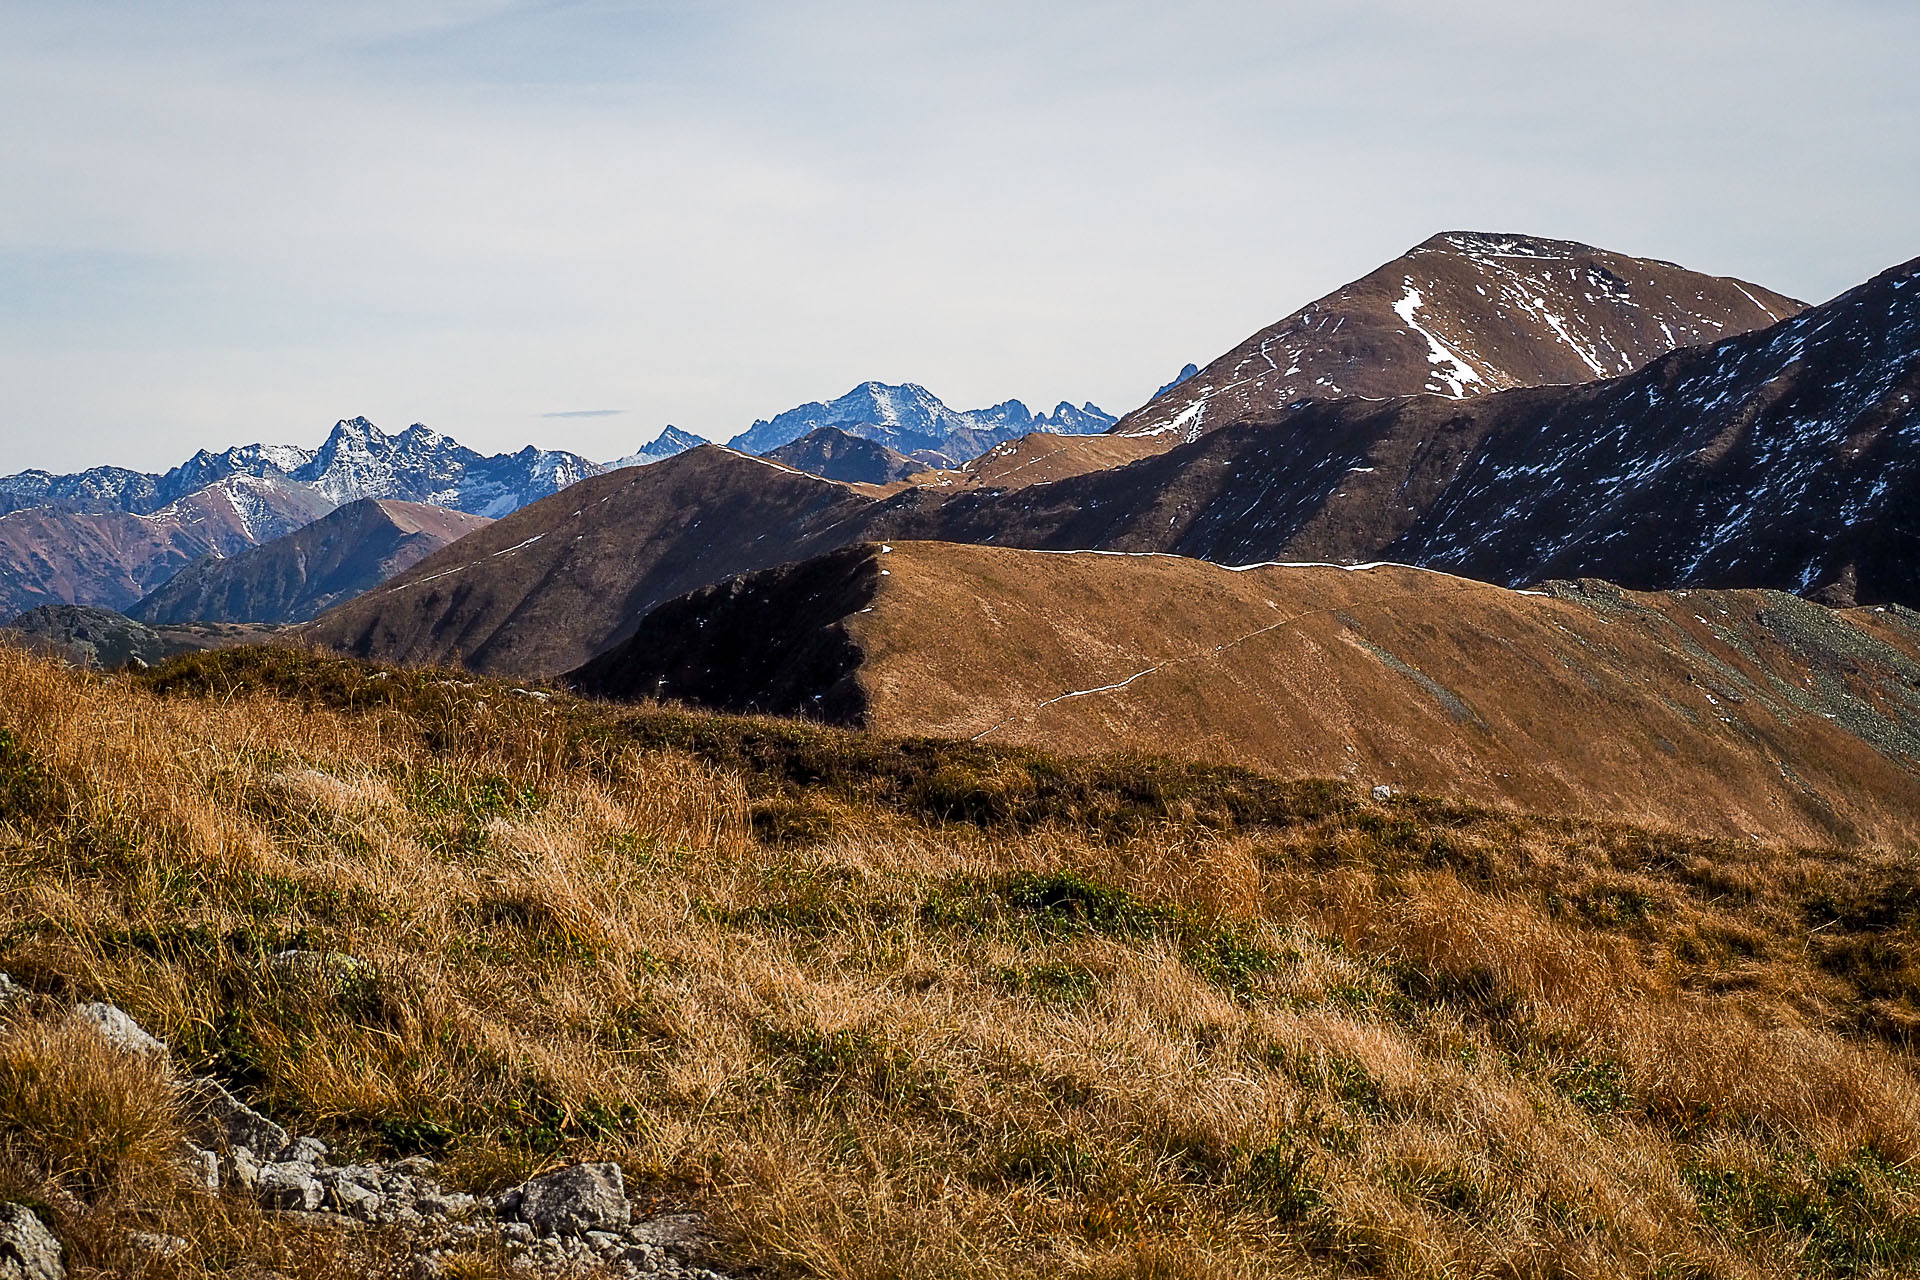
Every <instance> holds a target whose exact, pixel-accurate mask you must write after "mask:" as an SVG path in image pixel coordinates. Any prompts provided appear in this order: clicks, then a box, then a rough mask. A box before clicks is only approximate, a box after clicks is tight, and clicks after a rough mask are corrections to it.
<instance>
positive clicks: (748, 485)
mask: <svg viewBox="0 0 1920 1280" xmlns="http://www.w3.org/2000/svg"><path fill="white" fill-rule="evenodd" d="M870 505H871V500H869V499H867V498H863V497H861V496H859V495H858V494H856V493H854V492H853V491H852V490H850V489H848V488H847V487H846V486H845V485H842V484H837V483H834V482H833V481H829V480H822V479H820V478H819V477H817V476H810V475H806V474H804V473H802V472H799V471H795V470H793V469H791V468H789V467H784V466H781V465H780V464H778V463H774V462H769V461H767V460H765V459H762V458H753V457H748V456H746V455H744V454H740V453H736V452H734V451H733V450H730V449H723V448H720V447H718V446H715V445H706V446H703V447H701V448H698V449H691V450H688V451H687V452H686V453H682V454H680V455H678V456H677V457H673V458H668V459H667V460H665V461H664V462H657V463H654V464H653V465H651V466H647V467H629V468H626V469H624V470H620V471H615V472H612V473H609V474H607V475H602V476H596V477H594V478H593V479H591V480H586V481H583V482H582V483H580V484H578V485H575V486H574V487H573V488H572V489H569V490H568V491H567V492H565V493H563V494H555V495H554V496H553V497H551V498H547V499H543V500H542V501H540V502H536V503H534V504H532V505H531V506H528V507H525V508H523V509H521V510H519V511H516V512H514V513H513V514H512V515H511V516H507V517H505V518H503V519H501V520H500V521H498V522H497V523H495V524H493V525H490V526H488V527H487V528H485V529H482V530H480V531H479V532H478V533H475V534H472V535H469V536H468V537H466V538H463V539H461V540H460V541H459V542H457V543H455V544H454V545H452V546H450V547H447V548H445V549H443V550H441V551H440V552H438V553H437V554H435V555H433V556H429V557H428V558H427V559H425V560H423V561H421V562H420V563H419V564H416V565H415V566H414V567H413V568H412V569H409V570H408V571H407V572H405V573H403V574H401V575H399V576H398V577H397V578H395V579H394V580H392V581H391V582H388V583H386V584H385V585H383V586H381V587H380V588H378V589H377V590H374V591H370V592H368V593H367V594H365V595H363V596H360V597H359V598H358V599H355V600H352V601H349V602H348V603H346V604H344V605H341V606H340V607H339V608H336V609H334V610H332V611H330V612H328V613H325V614H323V615H321V616H320V617H319V618H318V619H316V620H315V621H313V622H311V623H309V624H307V625H306V626H305V627H303V628H302V629H301V631H300V633H299V634H300V635H301V636H302V637H304V638H306V639H309V640H311V641H313V642H315V643H318V644H322V645H326V646H329V647H332V648H336V649H340V650H343V651H345V652H349V653H353V654H356V655H358V656H362V657H371V658H378V659H381V660H384V661H392V662H436V663H448V664H458V665H462V666H466V667H468V668H470V669H472V670H475V671H486V672H503V673H512V674H515V675H519V676H523V677H539V676H546V675H551V674H554V673H557V672H560V671H565V670H568V669H570V668H572V667H575V666H578V665H579V664H580V663H582V662H584V661H586V660H587V659H588V658H590V657H592V656H593V655H594V654H596V653H598V652H600V651H601V650H602V649H604V648H605V647H607V646H608V645H609V644H611V643H613V642H614V641H616V640H618V639H620V638H622V637H624V636H625V635H626V634H627V632H628V631H630V630H631V629H632V627H633V625H634V624H635V623H637V622H638V621H639V619H640V618H641V616H642V615H644V614H645V613H646V612H647V610H649V609H651V608H652V607H653V606H655V605H657V604H659V603H661V602H662V601H664V600H669V599H672V598H673V597H674V596H677V595H682V594H684V593H686V592H688V591H691V590H693V589H695V588H696V587H701V586H705V585H706V584H708V583H711V582H717V581H719V580H720V579H722V578H725V577H728V576H730V575H732V574H736V573H743V572H747V571H749V570H752V569H759V568H764V567H766V566H769V565H774V564H779V563H781V562H782V561H785V560H789V559H795V558H799V557H804V556H807V555H810V554H814V553H815V552H817V551H820V550H825V549H828V548H830V547H833V546H838V545H840V544H841V543H843V542H844V541H845V540H846V534H845V530H846V529H847V528H848V527H849V526H850V521H851V518H852V517H853V516H855V515H857V514H858V513H859V512H861V511H863V510H865V509H866V508H867V507H868V506H870Z"/></svg>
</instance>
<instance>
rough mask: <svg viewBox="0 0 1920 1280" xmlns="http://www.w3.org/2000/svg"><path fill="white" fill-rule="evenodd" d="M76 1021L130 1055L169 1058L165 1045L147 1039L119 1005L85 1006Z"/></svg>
mask: <svg viewBox="0 0 1920 1280" xmlns="http://www.w3.org/2000/svg"><path fill="white" fill-rule="evenodd" d="M73 1014H74V1017H76V1018H78V1019H80V1021H82V1022H84V1023H86V1024H87V1025H88V1026H90V1027H92V1028H93V1029H94V1030H95V1031H98V1032H99V1033H100V1038H101V1039H102V1040H105V1041H106V1042H107V1043H108V1044H110V1045H113V1046H114V1047H116V1048H120V1049H125V1050H127V1051H128V1052H129V1053H143V1054H151V1055H153V1056H154V1057H159V1058H164V1057H166V1056H167V1046H166V1042H165V1041H162V1040H158V1039H156V1038H154V1037H153V1036H151V1035H148V1034H147V1032H146V1029H145V1028H143V1027H142V1026H141V1025H140V1024H139V1023H137V1022H135V1021H134V1020H133V1017H132V1015H131V1014H129V1013H128V1012H127V1011H126V1010H125V1009H122V1008H121V1007H120V1006H118V1005H112V1004H106V1003H104V1002H101V1001H95V1002H94V1003H92V1004H83V1005H81V1006H80V1007H79V1008H77V1009H75V1010H74V1011H73Z"/></svg>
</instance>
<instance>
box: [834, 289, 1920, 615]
mask: <svg viewBox="0 0 1920 1280" xmlns="http://www.w3.org/2000/svg"><path fill="white" fill-rule="evenodd" d="M1917 273H1920V263H1910V264H1908V265H1906V266H1903V267H1899V268H1896V269H1895V270H1893V271H1891V272H1888V273H1887V274H1885V275H1883V276H1881V277H1879V278H1878V279H1876V280H1874V281H1872V282H1870V283H1868V284H1866V285H1863V286H1861V287H1860V288H1859V289H1856V290H1854V291H1852V292H1850V293H1848V294H1845V295H1843V296H1842V297H1840V298H1838V299H1836V300H1834V301H1833V302H1831V303H1828V304H1825V305H1823V306H1820V307H1816V308H1813V309H1812V310H1809V311H1806V312H1804V313H1803V314H1801V315H1799V316H1797V317H1795V318H1794V319H1792V320H1788V321H1785V322H1783V323H1781V324H1779V325H1776V326H1774V327H1772V328H1770V329H1766V330H1763V331H1760V332H1758V333H1750V334H1746V335H1743V336H1741V337H1737V338H1732V339H1729V340H1727V341H1725V342H1721V343H1718V344H1715V345H1713V346H1707V347H1697V348H1691V349H1687V350H1683V351H1678V352H1675V353H1673V354H1671V355H1668V356H1666V357H1664V358H1662V359H1661V360H1658V361H1656V362H1655V363H1653V364H1652V365H1649V366H1648V367H1646V368H1644V369H1642V370H1641V371H1640V372H1638V373H1635V374H1632V375H1630V376H1628V377H1624V378H1618V379H1613V380H1610V381H1606V382H1598V383H1588V384H1585V385H1581V386H1569V387H1538V388H1526V389H1521V390H1516V391H1509V392H1504V393H1502V394H1499V395H1494V396H1485V397H1477V398H1474V399H1471V400H1459V401H1455V400H1449V399H1443V398H1440V397H1436V396H1412V397H1403V398H1400V399H1397V400H1388V401H1380V402H1371V401H1363V400H1347V401H1338V402H1311V403H1308V404H1305V405H1303V406H1300V407H1298V408H1296V409H1294V410H1293V411H1292V412H1289V413H1285V414H1283V415H1281V416H1280V418H1279V419H1278V420H1277V421H1273V422H1267V423H1253V424H1244V425H1241V426H1236V427H1230V428H1226V429H1224V430H1221V431H1216V432H1212V433H1209V434H1207V435H1205V436H1203V437H1201V438H1200V439H1199V440H1197V441H1195V442H1193V443H1191V444H1187V445H1184V446H1181V447H1179V448H1176V449H1174V450H1171V451H1170V452H1168V453H1165V454H1161V455H1158V456H1155V457H1152V458H1149V459H1146V460H1144V461H1142V462H1137V463H1134V464H1133V465H1131V466H1126V467H1119V468H1115V469H1112V470H1109V471H1102V472H1095V473H1091V474H1087V475H1082V476H1076V477H1073V478H1070V479H1066V480H1061V481H1058V482H1056V483H1053V484H1046V485H1037V486H1033V487H1031V488H1027V489H1022V490H1018V491H1011V492H994V491H976V492H971V493H962V494H957V495H955V496H953V497H952V498H950V499H943V498H942V497H941V496H940V495H938V494H937V493H934V492H928V491H910V492H908V493H905V494H902V495H900V496H899V497H897V498H895V499H893V500H891V501H889V502H887V503H885V504H883V505H882V506H881V507H880V508H877V509H876V510H875V512H874V513H872V514H871V515H870V517H869V519H868V521H867V523H866V530H867V532H866V536H868V537H889V538H938V539H945V540H948V541H961V542H983V543H996V544H999V545H1006V546H1027V547H1046V548H1105V549H1113V550H1127V551H1171V552H1176V553H1179V554H1182V555H1189V556H1196V557H1199V558H1203V559H1208V560H1213V561H1216V562H1219V563H1225V564H1245V563H1251V562H1256V561H1265V560H1277V559H1284V560H1334V561H1364V560H1373V559H1392V560H1399V561H1403V562H1406V563H1411V564H1420V565H1426V566H1429V567H1434V568H1442V569H1447V570H1450V571H1453V572H1456V573H1460V574H1463V575H1465V576H1469V577H1475V578H1482V579H1485V580H1488V581H1493V582H1499V583H1504V584H1507V585H1520V584H1523V583H1527V582H1530V581H1536V580H1539V579H1542V578H1549V577H1572V576H1593V577H1602V578H1606V579H1609V580H1611V581H1615V582H1619V583H1622V584H1624V585H1628V586H1633V587H1645V588H1666V587H1679V586H1689V585H1699V586H1709V585H1711V586H1722V587H1748V586H1768V587H1778V588H1782V589H1786V590H1794V591H1801V592H1806V593H1809V594H1811V593H1815V592H1819V591H1826V592H1827V593H1828V595H1829V597H1830V598H1834V599H1839V600H1846V599H1850V598H1858V599H1859V600H1861V601H1863V602H1874V601H1881V600H1893V601H1899V602H1901V603H1904V604H1910V605H1920V438H1917V435H1916V433H1917V432H1920V427H1917V426H1916V423H1915V418H1914V414H1913V407H1912V401H1913V399H1914V398H1915V397H1916V396H1920V283H1916V274H1917Z"/></svg>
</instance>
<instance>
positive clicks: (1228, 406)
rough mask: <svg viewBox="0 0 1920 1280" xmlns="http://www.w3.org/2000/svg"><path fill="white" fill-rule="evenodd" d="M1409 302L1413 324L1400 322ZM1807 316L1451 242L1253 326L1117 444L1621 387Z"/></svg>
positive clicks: (1559, 255) (1620, 260)
mask: <svg viewBox="0 0 1920 1280" xmlns="http://www.w3.org/2000/svg"><path fill="white" fill-rule="evenodd" d="M1416 295H1417V301H1418V306H1417V307H1413V308H1412V309H1411V311H1410V313H1409V315H1402V314H1400V312H1398V311H1396V309H1395V308H1396V307H1402V308H1405V307H1407V306H1408V305H1409V303H1410V302H1412V301H1413V300H1415V299H1416ZM1805 306H1806V304H1805V303H1803V302H1797V301H1795V300H1794V299H1792V298H1788V297H1784V296H1782V295H1781V294H1778V293H1775V292H1773V291H1772V290H1770V289H1765V288H1762V287H1761V286H1759V285H1756V284H1749V283H1747V282H1745V281H1741V280H1732V279H1726V278H1722V277H1719V276H1709V275H1703V274H1701V273H1699V272H1696V271H1688V270H1686V269H1685V268H1684V267H1679V266H1676V265H1674V264H1673V263H1671V262H1660V261H1657V260H1655V259H1650V258H1634V257H1629V256H1627V255H1625V254H1619V253H1609V252H1608V251H1606V250H1604V249H1595V248H1593V247H1591V246H1589V245H1584V244H1576V243H1573V242H1571V241H1566V240H1546V239H1541V238H1539V237H1534V236H1517V235H1494V234H1488V233H1482V232H1468V231H1454V232H1447V233H1444V234H1442V235H1437V236H1435V237H1433V238H1432V239H1431V240H1427V241H1425V242H1424V243H1422V244H1419V245H1416V246H1415V247H1414V248H1412V249H1410V250H1408V251H1407V253H1406V254H1405V255H1404V256H1402V257H1399V258H1396V259H1394V260H1393V261H1392V262H1389V263H1387V264H1386V265H1384V266H1382V267H1380V268H1379V269H1378V270H1375V271H1373V272H1371V273H1369V274H1367V275H1365V276H1363V277H1361V278H1360V279H1359V280H1356V281H1354V282H1353V283H1352V284H1349V285H1346V286H1344V287H1343V288H1341V289H1339V290H1337V291H1336V292H1334V293H1331V294H1329V295H1327V296H1326V297H1324V298H1321V299H1320V300H1319V301H1317V302H1313V303H1310V304H1309V305H1307V306H1305V307H1303V308H1301V309H1300V310H1299V311H1296V312H1294V313H1293V314H1292V315H1290V316H1287V317H1286V318H1285V319H1282V320H1279V321H1276V322H1275V323H1274V324H1272V325H1269V326H1268V327H1267V328H1265V329H1262V330H1261V331H1260V332H1258V333H1256V334H1254V335H1253V336H1252V337H1250V338H1248V339H1247V340H1246V341H1245V342H1243V343H1241V344H1240V345H1239V346H1237V347H1235V348H1234V349H1233V350H1231V351H1229V352H1227V353H1226V354H1225V355H1223V356H1221V357H1220V358H1219V359H1217V360H1215V361H1214V362H1213V363H1212V364H1209V365H1208V366H1207V367H1206V368H1204V369H1202V370H1201V371H1200V372H1199V373H1198V374H1197V375H1196V376H1194V377H1192V378H1189V379H1187V380H1186V381H1185V382H1182V383H1180V384H1178V385H1177V386H1174V387H1170V388H1169V389H1167V390H1166V391H1164V392H1162V393H1161V394H1160V395H1158V396H1155V397H1154V398H1153V399H1152V400H1151V401H1149V402H1148V403H1147V404H1145V405H1143V406H1141V407H1140V408H1138V409H1136V410H1134V411H1133V412H1132V413H1129V414H1127V415H1126V416H1125V417H1123V418H1122V419H1120V421H1119V422H1118V423H1116V424H1115V425H1114V426H1113V428H1112V429H1111V433H1110V434H1113V435H1132V436H1143V437H1148V438H1153V439H1157V440H1159V441H1160V443H1161V446H1162V447H1167V446H1171V445H1174V444H1178V443H1180V442H1181V441H1185V440H1193V439H1196V438H1198V436H1199V435H1201V434H1202V433H1204V432H1207V431H1211V430H1213V429H1215V428H1216V427H1224V426H1228V425H1230V424H1232V423H1235V422H1242V421H1245V420H1247V419H1249V418H1264V417H1270V416H1272V415H1273V414H1274V413H1276V412H1277V411H1279V410H1281V409H1283V408H1285V407H1286V406H1288V405H1290V404H1293V403H1295V402H1297V401H1300V400H1310V399H1311V400H1334V399H1345V398H1348V397H1363V398H1367V399H1381V398H1384V397H1389V396H1404V395H1420V394H1434V395H1442V396H1447V397H1450V398H1453V399H1463V398H1471V397H1474V396H1479V395H1485V394H1487V393H1489V392H1493V391H1505V390H1509V389H1511V388H1514V387H1537V386H1547V385H1552V384H1559V383H1574V382H1591V381H1593V380H1594V379H1596V378H1611V377H1619V376H1621V375H1623V374H1628V373H1632V372H1633V371H1634V370H1636V369H1638V368H1640V367H1641V366H1642V365H1644V364H1646V363H1647V362H1648V361H1649V360H1652V359H1654V358H1656V357H1658V356H1662V355H1665V354H1666V353H1667V352H1669V351H1672V350H1675V349H1676V348H1679V347H1684V346H1691V345H1694V344H1696V343H1702V342H1715V341H1718V340H1720V339H1722V338H1728V337H1732V336H1734V335H1735V334H1739V333H1746V332H1748V331H1750V330H1753V329H1759V328H1763V327H1765V326H1767V325H1771V324H1774V323H1776V322H1778V321H1780V320H1784V319H1787V318H1788V317H1790V316H1793V315H1796V314H1798V313H1799V312H1800V311H1802V310H1803V309H1805ZM1416 326H1417V328H1418V329H1420V330H1425V332H1424V333H1422V332H1417V331H1416Z"/></svg>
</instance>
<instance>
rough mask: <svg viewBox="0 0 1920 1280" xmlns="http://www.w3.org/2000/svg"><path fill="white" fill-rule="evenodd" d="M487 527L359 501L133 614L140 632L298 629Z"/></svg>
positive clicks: (461, 516)
mask: <svg viewBox="0 0 1920 1280" xmlns="http://www.w3.org/2000/svg"><path fill="white" fill-rule="evenodd" d="M491 523H492V521H491V520H488V519H487V518H486V517H485V516H475V515H468V514H467V513H466V512H464V511H455V510H452V509H450V508H447V507H437V506H431V505H429V504H427V503H422V502H399V501H395V500H391V499H381V498H362V499H360V500H359V501H357V502H349V503H348V504H347V505H345V506H343V507H341V508H339V509H338V510H336V511H333V512H330V513H329V514H327V515H325V516H323V517H322V518H320V519H318V520H316V521H314V522H313V523H312V524H309V525H306V526H303V527H302V528H299V529H296V530H294V531H293V532H292V533H289V534H287V535H285V536H284V537H280V538H276V539H274V540H273V541H272V542H268V543H265V544H263V545H261V546H258V547H255V548H253V549H251V550H249V551H243V552H241V553H240V554H238V555H234V556H226V557H209V558H206V559H203V560H200V561H197V562H195V563H194V564H191V565H189V566H187V567H186V568H185V569H183V570H181V571H180V572H179V573H177V574H175V575H174V576H173V577H172V578H170V579H168V580H167V582H166V583H165V584H164V585H163V586H161V587H160V589H159V590H157V591H155V592H153V593H152V594H151V595H149V596H147V597H146V598H145V599H143V600H141V601H140V602H139V603H137V604H135V605H134V606H133V607H132V608H130V609H128V610H127V613H128V615H129V616H130V617H134V618H138V619H140V620H141V621H143V622H149V623H166V622H193V621H207V622H274V623H288V622H305V621H306V620H308V619H309V618H312V617H314V616H315V615H317V614H319V613H321V612H323V611H325V610H326V609H328V608H331V607H332V606H334V605H336V604H340V603H342V602H343V601H345V600H349V599H352V598H353V597H354V596H357V595H359V594H360V593H361V592H363V591H368V590H371V589H372V588H373V587H376V586H378V585H379V584H380V583H382V582H384V581H386V580H387V579H388V578H391V577H392V576H393V575H395V574H396V573H400V572H402V571H404V570H406V569H408V568H411V567H412V566H413V565H415V564H418V563H419V562H420V561H421V560H424V559H425V558H426V557H427V556H429V555H431V554H433V553H434V552H435V551H438V550H439V549H440V548H442V547H444V546H446V545H447V544H449V543H451V542H455V541H457V540H459V539H460V538H463V537H465V536H466V535H467V534H469V533H472V532H474V531H475V530H477V529H483V528H485V527H486V526H487V525H489V524H491Z"/></svg>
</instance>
